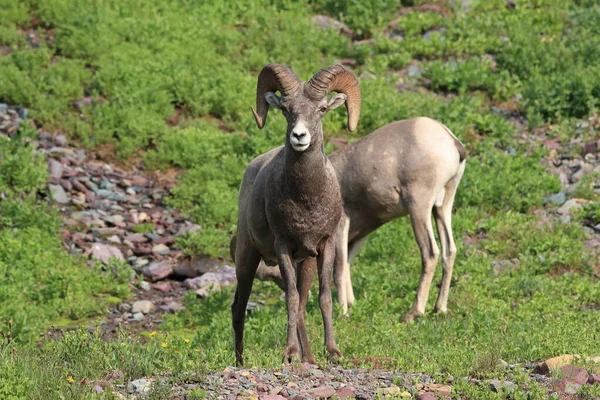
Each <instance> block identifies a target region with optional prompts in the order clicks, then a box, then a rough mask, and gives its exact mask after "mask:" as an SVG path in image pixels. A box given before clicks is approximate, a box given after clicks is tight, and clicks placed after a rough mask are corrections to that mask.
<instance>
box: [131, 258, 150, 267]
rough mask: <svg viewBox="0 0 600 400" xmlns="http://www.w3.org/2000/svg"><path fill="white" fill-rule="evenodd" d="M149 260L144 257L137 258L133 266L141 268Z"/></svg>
mask: <svg viewBox="0 0 600 400" xmlns="http://www.w3.org/2000/svg"><path fill="white" fill-rule="evenodd" d="M149 262H150V261H148V260H146V259H145V258H138V259H137V260H135V262H134V266H135V267H136V268H142V267H144V266H146V265H148V263H149Z"/></svg>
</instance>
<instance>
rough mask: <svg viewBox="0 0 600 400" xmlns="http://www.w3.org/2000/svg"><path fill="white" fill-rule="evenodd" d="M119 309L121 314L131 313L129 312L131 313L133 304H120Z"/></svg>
mask: <svg viewBox="0 0 600 400" xmlns="http://www.w3.org/2000/svg"><path fill="white" fill-rule="evenodd" d="M117 308H118V310H119V311H121V312H129V311H131V304H129V303H120V304H119V305H118V306H117Z"/></svg>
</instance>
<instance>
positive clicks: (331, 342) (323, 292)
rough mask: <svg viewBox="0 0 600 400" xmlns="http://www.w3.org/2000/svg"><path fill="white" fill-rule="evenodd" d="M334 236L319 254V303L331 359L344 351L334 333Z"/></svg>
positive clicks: (338, 356)
mask: <svg viewBox="0 0 600 400" xmlns="http://www.w3.org/2000/svg"><path fill="white" fill-rule="evenodd" d="M334 240H335V239H334V238H330V239H328V240H327V242H326V243H325V245H324V246H323V248H322V249H321V252H320V253H319V256H318V266H319V305H320V307H321V315H322V316H323V328H324V330H325V347H326V348H327V351H328V352H329V360H335V359H338V358H341V357H342V353H340V350H339V349H338V347H337V344H336V343H335V337H334V333H333V318H332V315H331V269H332V267H333V261H334V258H335V243H334Z"/></svg>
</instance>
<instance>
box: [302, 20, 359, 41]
mask: <svg viewBox="0 0 600 400" xmlns="http://www.w3.org/2000/svg"><path fill="white" fill-rule="evenodd" d="M312 20H313V22H314V23H315V24H316V25H317V26H318V27H319V28H321V29H331V30H335V31H338V32H339V33H340V34H342V36H346V37H347V38H350V39H352V37H353V36H354V32H352V30H351V29H350V28H348V26H347V25H346V24H344V23H343V22H340V21H338V20H336V19H333V18H331V17H328V16H327V15H313V17H312Z"/></svg>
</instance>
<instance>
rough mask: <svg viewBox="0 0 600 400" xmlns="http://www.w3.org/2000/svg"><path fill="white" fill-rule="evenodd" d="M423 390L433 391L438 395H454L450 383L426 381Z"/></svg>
mask: <svg viewBox="0 0 600 400" xmlns="http://www.w3.org/2000/svg"><path fill="white" fill-rule="evenodd" d="M422 390H423V391H425V392H433V393H434V394H436V395H438V396H448V397H450V396H452V388H451V387H450V386H448V385H441V384H439V383H426V384H424V385H423V386H422Z"/></svg>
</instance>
